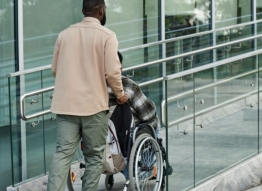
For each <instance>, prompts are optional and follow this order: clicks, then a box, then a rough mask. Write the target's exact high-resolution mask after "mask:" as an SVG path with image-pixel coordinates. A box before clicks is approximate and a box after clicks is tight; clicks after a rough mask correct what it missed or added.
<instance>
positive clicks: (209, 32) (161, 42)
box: [120, 20, 262, 53]
mask: <svg viewBox="0 0 262 191" xmlns="http://www.w3.org/2000/svg"><path fill="white" fill-rule="evenodd" d="M260 22H262V21H261V20H260V21H251V22H247V23H243V24H237V25H234V26H228V27H223V28H218V29H213V30H209V31H204V32H200V33H196V34H190V35H186V36H181V37H174V38H170V39H167V40H162V41H157V42H152V43H147V44H143V45H138V46H133V47H130V48H124V49H121V50H120V52H121V53H123V52H127V51H132V50H137V49H141V48H147V47H151V46H156V45H160V44H165V43H169V42H173V41H177V40H184V39H187V38H193V37H198V36H203V35H207V34H212V33H214V32H219V31H223V30H228V29H233V28H236V27H244V26H247V25H252V24H256V23H260Z"/></svg>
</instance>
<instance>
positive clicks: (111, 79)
mask: <svg viewBox="0 0 262 191" xmlns="http://www.w3.org/2000/svg"><path fill="white" fill-rule="evenodd" d="M117 50H118V41H117V38H116V35H115V34H114V33H113V34H111V35H110V36H109V38H108V39H107V41H106V46H105V76H106V81H107V84H108V86H109V87H110V88H111V89H112V90H113V92H114V94H115V96H116V98H117V99H118V98H120V97H122V96H123V95H124V90H123V85H122V80H121V68H122V66H121V63H120V61H119V58H118V56H117Z"/></svg>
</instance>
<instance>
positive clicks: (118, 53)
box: [117, 51, 123, 64]
mask: <svg viewBox="0 0 262 191" xmlns="http://www.w3.org/2000/svg"><path fill="white" fill-rule="evenodd" d="M117 55H118V58H119V61H120V63H121V64H122V61H123V56H122V54H121V53H120V52H119V51H117Z"/></svg>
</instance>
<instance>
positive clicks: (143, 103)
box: [130, 82, 156, 121]
mask: <svg viewBox="0 0 262 191" xmlns="http://www.w3.org/2000/svg"><path fill="white" fill-rule="evenodd" d="M132 90H133V95H132V96H130V106H131V107H132V108H133V109H134V110H135V112H136V113H137V118H138V119H139V120H140V121H153V120H154V119H155V118H156V106H155V104H154V102H153V101H151V100H150V99H148V98H147V97H146V96H145V94H144V93H143V92H142V90H141V89H140V87H139V86H138V85H137V84H136V83H134V82H132Z"/></svg>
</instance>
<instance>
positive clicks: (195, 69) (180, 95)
mask: <svg viewBox="0 0 262 191" xmlns="http://www.w3.org/2000/svg"><path fill="white" fill-rule="evenodd" d="M258 54H262V50H257V51H253V52H251V53H245V54H242V55H241V56H234V57H231V58H228V59H225V60H221V61H217V62H215V63H213V64H209V65H204V66H199V67H197V68H194V69H190V70H187V71H184V72H180V73H177V74H175V75H170V76H176V77H177V78H178V77H181V76H185V75H188V74H191V73H196V72H199V71H203V70H206V69H210V68H214V67H217V66H220V65H224V64H227V63H230V62H234V61H237V60H241V59H245V58H248V57H252V56H254V55H258ZM252 73H255V71H250V72H247V73H244V74H240V75H238V76H235V77H232V78H228V79H226V80H222V81H219V82H216V85H219V84H222V83H226V82H228V81H230V80H233V79H236V78H240V77H243V76H246V75H250V74H252ZM172 79H173V78H172ZM164 80H169V76H167V77H160V78H157V79H154V80H150V81H147V82H142V83H140V84H139V86H140V87H143V86H148V85H150V84H154V83H157V82H162V81H164ZM214 86H215V85H214ZM210 87H212V84H210V85H206V86H202V87H199V88H197V89H196V90H195V91H200V90H203V89H204V88H210ZM53 89H54V86H52V87H48V88H45V89H42V90H37V91H33V92H30V93H26V94H24V95H23V96H22V97H21V99H20V105H21V107H20V108H21V118H22V119H23V120H29V119H33V118H37V117H40V116H42V115H46V114H49V113H51V111H50V110H44V111H41V112H38V113H35V114H31V115H25V105H24V101H25V98H26V97H29V96H33V95H38V94H40V93H44V92H48V91H52V90H53ZM191 93H193V90H191V91H187V92H184V93H182V94H178V95H176V96H174V97H171V98H169V99H170V100H171V101H172V100H175V99H177V98H180V97H185V96H186V95H189V94H191ZM163 104H165V102H162V105H161V111H162V123H163V124H165V121H164V120H163V117H164V116H165V109H164V107H165V105H163Z"/></svg>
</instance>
